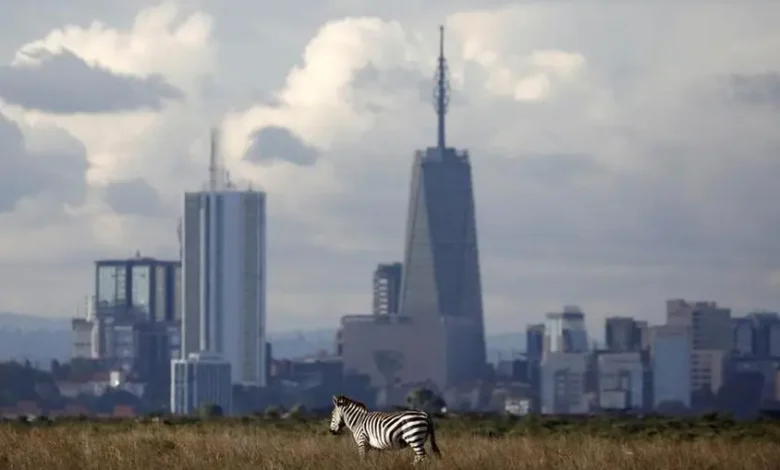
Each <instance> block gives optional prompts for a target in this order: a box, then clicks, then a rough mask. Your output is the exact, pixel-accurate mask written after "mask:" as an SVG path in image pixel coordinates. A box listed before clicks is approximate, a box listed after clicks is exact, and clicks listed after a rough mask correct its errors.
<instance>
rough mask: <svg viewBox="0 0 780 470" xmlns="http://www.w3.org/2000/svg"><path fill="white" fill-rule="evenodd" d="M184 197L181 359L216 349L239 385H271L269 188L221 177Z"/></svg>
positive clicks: (212, 177) (213, 173)
mask: <svg viewBox="0 0 780 470" xmlns="http://www.w3.org/2000/svg"><path fill="white" fill-rule="evenodd" d="M215 153H216V150H215V148H214V144H212V165H211V167H212V168H211V173H212V175H211V181H210V183H209V188H208V190H207V191H201V192H192V193H186V194H185V195H184V223H183V269H182V270H183V286H184V291H183V298H184V301H183V305H184V311H183V315H182V339H181V342H182V344H181V355H182V358H187V357H189V355H190V354H192V353H197V352H201V351H202V352H208V353H210V354H211V355H214V354H217V355H219V356H221V357H222V358H224V359H225V360H226V361H227V362H229V363H230V365H231V371H232V372H231V375H232V377H233V381H234V382H235V383H241V384H245V385H255V386H265V384H266V358H265V354H266V346H265V336H266V335H265V286H266V284H265V282H266V279H265V262H266V258H265V231H266V223H265V193H263V192H260V191H252V190H245V191H243V190H238V189H236V188H234V187H233V186H232V185H231V184H230V183H229V182H227V183H226V184H223V183H222V182H221V181H218V175H217V168H216V167H217V165H216V162H215V158H216V157H215V156H214V155H215Z"/></svg>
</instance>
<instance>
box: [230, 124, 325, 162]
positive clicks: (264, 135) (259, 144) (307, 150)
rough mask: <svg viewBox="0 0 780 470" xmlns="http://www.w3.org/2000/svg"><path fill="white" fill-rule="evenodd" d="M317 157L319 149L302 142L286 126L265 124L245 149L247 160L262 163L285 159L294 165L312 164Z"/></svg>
mask: <svg viewBox="0 0 780 470" xmlns="http://www.w3.org/2000/svg"><path fill="white" fill-rule="evenodd" d="M318 157H319V151H318V150H317V149H316V148H314V147H312V146H310V145H307V144H306V143H304V142H303V141H302V140H301V139H300V138H299V137H298V136H296V135H295V134H293V133H292V132H290V130H289V129H287V128H286V127H280V126H267V127H264V128H262V129H259V130H257V131H256V132H255V133H254V134H253V135H252V143H251V144H250V146H249V150H247V153H246V155H245V156H244V158H246V159H247V160H249V161H252V162H255V163H258V164H263V163H266V162H270V161H273V160H281V161H286V162H289V163H292V164H295V165H301V166H307V165H313V164H314V163H315V162H316V161H317V158H318Z"/></svg>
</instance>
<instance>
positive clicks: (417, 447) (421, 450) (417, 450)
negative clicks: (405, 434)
mask: <svg viewBox="0 0 780 470" xmlns="http://www.w3.org/2000/svg"><path fill="white" fill-rule="evenodd" d="M424 445H425V443H424V442H421V443H417V442H416V443H414V444H410V447H411V448H412V449H413V450H414V461H413V462H412V463H413V464H418V463H420V462H422V461H424V460H425V459H426V458H428V454H427V453H426V452H425V447H424Z"/></svg>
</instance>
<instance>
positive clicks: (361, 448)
mask: <svg viewBox="0 0 780 470" xmlns="http://www.w3.org/2000/svg"><path fill="white" fill-rule="evenodd" d="M357 445H358V453H359V454H360V459H361V460H365V459H366V454H367V453H368V439H367V438H365V437H363V438H361V439H360V440H358V443H357Z"/></svg>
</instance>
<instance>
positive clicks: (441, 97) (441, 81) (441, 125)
mask: <svg viewBox="0 0 780 470" xmlns="http://www.w3.org/2000/svg"><path fill="white" fill-rule="evenodd" d="M433 98H434V103H433V106H434V109H435V110H436V116H437V117H438V120H439V122H438V126H437V131H438V139H437V146H438V148H439V149H444V148H445V147H446V140H445V119H444V117H445V115H446V114H447V105H449V102H450V81H449V74H448V71H447V59H445V58H444V26H439V65H438V67H437V68H436V88H435V89H434V91H433Z"/></svg>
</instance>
